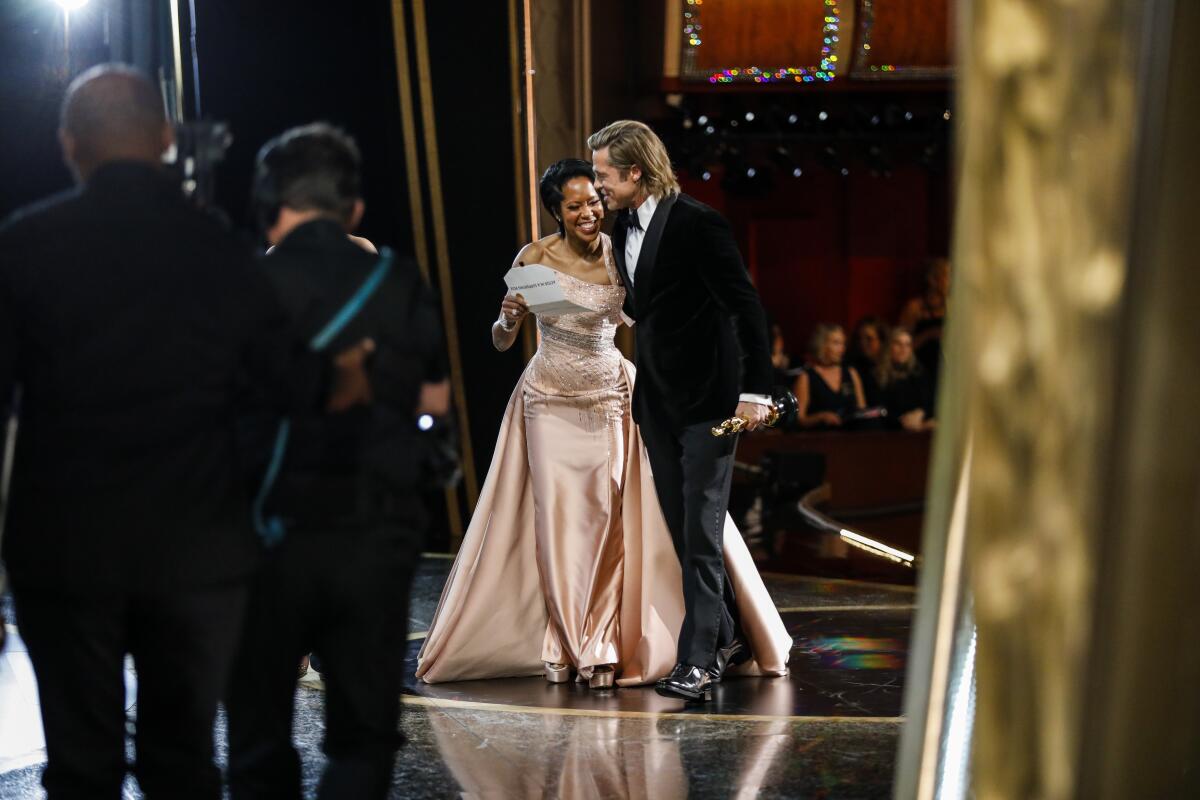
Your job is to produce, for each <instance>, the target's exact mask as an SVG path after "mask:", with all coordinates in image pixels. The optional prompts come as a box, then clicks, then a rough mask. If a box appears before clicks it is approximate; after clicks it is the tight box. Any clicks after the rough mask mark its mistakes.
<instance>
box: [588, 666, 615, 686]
mask: <svg viewBox="0 0 1200 800" xmlns="http://www.w3.org/2000/svg"><path fill="white" fill-rule="evenodd" d="M616 675H617V673H616V670H614V669H613V668H612V666H610V665H608V664H605V665H603V666H599V667H594V668H593V669H592V677H590V678H588V688H589V689H611V688H613V684H614V678H616Z"/></svg>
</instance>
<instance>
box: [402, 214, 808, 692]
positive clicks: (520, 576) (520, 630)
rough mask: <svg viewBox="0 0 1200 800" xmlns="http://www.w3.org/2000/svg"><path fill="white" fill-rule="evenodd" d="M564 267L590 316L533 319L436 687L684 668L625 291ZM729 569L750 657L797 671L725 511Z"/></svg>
mask: <svg viewBox="0 0 1200 800" xmlns="http://www.w3.org/2000/svg"><path fill="white" fill-rule="evenodd" d="M602 247H603V248H604V260H605V266H606V268H607V271H608V276H609V280H610V282H611V283H610V284H609V285H601V284H595V283H589V282H586V281H583V280H580V279H578V278H575V277H573V276H571V275H568V274H566V273H562V272H559V273H557V275H556V279H557V280H558V282H559V285H560V286H561V287H562V289H563V291H564V293H565V294H566V296H567V298H568V299H570V300H571V301H572V302H574V303H576V304H578V305H581V306H584V307H585V308H588V309H589V311H588V312H586V313H579V314H573V315H566V316H560V317H552V316H542V317H538V318H537V325H538V331H539V333H540V334H541V343H540V345H539V347H538V350H537V353H536V354H535V355H534V357H533V358H532V359H531V360H530V362H529V364H528V366H527V367H526V369H525V372H524V374H523V375H522V377H521V379H520V380H519V381H518V382H517V386H516V389H515V391H514V392H513V394H512V398H511V399H510V400H509V403H508V408H507V410H506V412H505V415H504V420H503V422H502V423H501V426H500V434H499V437H498V438H497V441H496V450H495V453H494V455H493V456H492V463H491V467H490V469H489V470H488V474H487V479H486V480H485V482H484V485H483V489H482V491H481V492H480V496H479V502H478V504H477V506H476V508H475V513H474V516H473V517H472V519H471V523H470V525H469V526H468V528H467V532H466V534H465V536H464V538H463V542H462V547H461V549H460V550H459V553H458V557H457V558H456V559H455V561H454V566H453V568H452V569H451V572H450V577H449V579H448V580H447V582H446V586H445V588H444V589H443V590H442V597H441V600H440V601H439V603H438V608H437V612H436V614H435V615H434V620H433V624H432V625H431V626H430V630H429V633H428V635H427V636H426V638H425V643H424V645H423V646H422V648H421V652H420V654H419V656H418V666H417V673H416V674H417V677H418V678H421V679H422V680H424V681H425V682H427V683H441V682H444V681H460V680H471V679H479V678H500V677H517V676H529V675H541V674H542V671H543V663H544V662H549V663H558V664H570V665H571V666H573V667H574V668H575V669H577V670H578V673H579V675H580V677H581V678H587V677H590V675H591V673H592V670H593V668H594V667H597V666H600V665H605V664H611V665H613V666H614V667H615V669H616V672H617V683H618V685H622V686H633V685H638V684H645V683H651V682H653V681H655V680H657V679H659V678H662V677H664V676H666V675H667V674H668V673H669V672H670V671H671V668H672V667H673V666H674V665H675V659H676V645H677V640H678V635H679V628H680V625H681V623H682V622H683V611H684V609H683V588H682V583H681V577H680V568H679V562H678V560H677V558H676V555H675V550H674V547H673V545H672V542H671V534H670V531H669V530H668V529H667V525H666V521H665V520H664V519H663V516H662V511H661V510H660V508H659V505H658V498H657V496H656V495H655V492H654V483H653V478H652V476H651V474H650V466H649V462H648V460H647V457H646V451H645V447H644V445H643V444H642V441H641V438H640V437H639V435H638V430H637V426H636V425H635V424H634V423H633V420H632V418H631V416H630V404H629V401H630V394H631V390H632V387H633V381H634V369H633V365H632V364H630V363H629V362H628V361H626V360H625V359H624V358H623V357H622V356H621V353H620V351H619V350H617V348H616V345H615V344H614V336H615V334H616V330H617V327H618V326H619V325H620V324H621V322H622V320H623V316H622V313H621V307H622V305H623V303H624V300H625V289H624V288H623V287H622V286H621V285H620V281H619V279H618V277H617V273H616V269H615V267H614V266H613V261H612V251H611V243H610V241H609V239H608V237H607V236H603V240H602ZM724 548H725V550H724V555H725V567H726V571H727V572H728V573H729V577H730V580H731V583H732V586H733V590H734V596H735V597H736V598H737V607H738V611H739V613H740V616H741V624H742V628H743V630H744V632H745V635H746V639H747V643H748V644H749V646H750V649H751V651H752V652H753V654H754V659H753V661H751V662H750V663H748V664H745V665H743V666H742V667H740V668H738V669H737V670H736V671H732V672H731V673H730V674H751V675H785V674H787V660H788V653H789V651H790V650H791V646H792V638H791V636H790V635H789V634H788V632H787V629H786V628H785V626H784V624H783V621H782V619H781V618H780V616H779V613H778V612H777V611H776V610H775V606H774V604H773V603H772V601H771V597H770V595H768V594H767V590H766V587H765V586H764V585H763V582H762V578H761V577H760V576H759V574H758V570H757V569H756V567H755V565H754V562H753V560H752V559H751V557H750V553H749V551H748V550H747V549H746V546H745V544H744V542H743V541H742V537H741V534H740V533H739V532H738V530H737V527H736V526H735V525H734V524H733V521H732V520H731V519H730V518H729V516H728V515H726V518H725V534H724Z"/></svg>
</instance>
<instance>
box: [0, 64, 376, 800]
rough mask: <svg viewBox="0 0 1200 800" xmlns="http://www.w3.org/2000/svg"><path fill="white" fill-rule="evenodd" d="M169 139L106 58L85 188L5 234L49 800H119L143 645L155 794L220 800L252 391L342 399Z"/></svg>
mask: <svg viewBox="0 0 1200 800" xmlns="http://www.w3.org/2000/svg"><path fill="white" fill-rule="evenodd" d="M171 136H172V134H171V128H170V126H169V124H168V123H167V120H166V117H165V114H164V111H163V106H162V100H161V97H160V95H159V93H158V91H157V90H156V89H155V87H154V86H153V85H152V84H151V83H150V82H149V81H148V80H146V79H145V78H144V77H142V76H141V75H139V74H138V73H136V72H134V71H132V70H130V69H128V68H125V67H118V66H103V67H98V68H95V69H93V70H90V71H89V72H87V73H85V74H84V75H81V76H80V77H79V78H78V79H77V80H76V81H75V82H74V83H73V84H72V85H71V87H70V89H69V90H68V94H67V98H66V101H65V102H64V105H63V114H62V129H61V132H60V138H61V141H62V147H63V152H64V155H65V157H66V160H67V161H68V163H69V164H70V165H71V167H72V169H73V170H74V172H75V173H76V175H77V177H78V178H79V181H80V186H79V187H78V188H77V189H75V190H73V191H70V192H67V193H65V194H63V195H61V196H59V197H55V198H52V199H51V200H49V201H47V202H44V203H42V204H40V205H38V206H35V207H32V208H29V209H26V210H24V211H21V212H18V213H17V214H16V215H15V216H14V217H13V218H12V219H10V220H9V221H8V222H6V223H5V224H4V225H3V227H2V229H0V398H3V399H2V400H0V405H6V404H7V401H8V399H9V398H10V397H11V396H12V394H13V391H14V388H15V387H16V386H17V385H20V386H21V388H22V392H23V394H22V402H21V408H20V430H19V435H18V437H17V446H16V455H15V465H14V469H13V475H12V485H11V493H10V503H9V507H8V519H7V528H6V538H5V542H4V557H5V559H6V561H7V566H8V573H9V576H10V578H11V581H12V588H13V595H14V598H15V602H16V610H17V622H18V624H19V626H20V633H21V636H22V638H23V639H24V640H25V642H26V644H27V645H28V649H29V657H30V659H31V661H32V663H33V668H34V672H35V674H36V676H37V680H38V688H39V694H40V698H41V709H42V719H43V723H44V727H45V735H46V746H47V752H48V764H47V767H46V770H45V773H44V775H43V779H42V780H43V783H44V785H45V787H46V789H47V792H48V794H49V796H50V797H51V798H55V797H60V796H63V797H65V796H70V797H119V796H120V793H121V785H122V782H123V781H124V777H125V771H126V764H125V726H126V718H125V709H126V702H125V682H124V663H125V656H126V654H132V656H133V658H134V662H135V665H136V668H137V679H138V690H137V734H136V744H137V764H136V767H135V773H136V775H137V777H138V780H139V782H140V784H141V788H142V790H143V791H144V792H145V793H146V794H147V795H149V796H151V797H180V798H182V797H205V798H216V797H219V796H220V774H219V772H218V770H217V769H216V768H215V766H214V765H213V763H212V726H213V719H214V716H215V713H216V705H217V701H218V699H219V698H220V696H221V694H222V693H223V690H224V683H225V681H224V678H225V676H226V675H227V673H228V667H229V664H230V663H231V659H232V655H233V650H234V645H235V642H236V636H237V632H238V628H239V625H240V621H241V618H242V612H243V608H244V605H245V598H246V581H247V579H248V578H249V576H250V574H251V572H252V569H253V566H254V562H255V557H256V549H257V545H256V541H255V537H254V533H253V530H252V528H251V525H250V515H249V503H248V500H249V498H248V496H247V494H246V492H244V491H243V484H242V482H241V481H240V480H239V478H238V476H237V469H236V464H235V453H234V422H235V419H236V417H237V413H236V402H235V398H236V397H237V396H239V395H240V390H239V386H241V385H244V384H245V383H246V382H248V381H249V382H251V383H257V384H259V385H260V386H261V387H262V389H263V391H264V392H266V393H267V394H268V396H269V397H270V398H271V399H272V400H273V401H276V402H278V403H282V404H284V405H285V406H286V407H289V408H292V409H305V408H309V407H313V408H315V407H317V406H318V404H319V403H320V398H321V395H322V384H323V380H322V371H323V370H322V367H321V363H320V362H321V360H320V359H318V358H316V357H309V358H300V359H299V360H297V359H293V358H291V357H290V356H291V355H298V351H295V352H293V351H292V350H291V342H292V341H293V340H292V339H291V329H290V327H289V325H288V319H287V316H286V313H285V312H284V311H283V309H282V308H281V306H280V304H279V302H278V300H277V299H276V297H275V296H274V293H273V292H272V289H271V286H270V284H269V282H268V281H267V280H266V279H265V277H264V276H263V275H262V274H261V271H259V270H258V269H257V267H256V265H255V263H254V261H253V258H252V257H251V255H250V254H249V253H248V252H246V251H245V250H244V249H243V248H242V247H241V246H240V245H239V244H238V243H237V241H236V240H235V239H234V238H233V237H232V236H231V235H230V234H229V233H228V232H227V231H226V230H225V229H224V228H223V227H222V226H221V225H220V224H219V223H218V222H216V221H214V220H213V219H211V218H210V217H209V216H207V215H206V214H204V213H202V212H200V211H198V210H197V209H195V208H193V207H192V206H191V205H190V204H189V203H188V202H187V201H186V199H185V198H184V197H183V196H182V194H181V192H180V191H179V188H178V186H176V185H175V184H173V183H172V181H171V180H170V179H169V178H168V176H166V175H165V174H164V173H163V171H162V169H161V168H160V165H161V155H162V153H163V151H164V149H166V148H167V147H168V146H169V145H170V143H171ZM360 374H361V370H360Z"/></svg>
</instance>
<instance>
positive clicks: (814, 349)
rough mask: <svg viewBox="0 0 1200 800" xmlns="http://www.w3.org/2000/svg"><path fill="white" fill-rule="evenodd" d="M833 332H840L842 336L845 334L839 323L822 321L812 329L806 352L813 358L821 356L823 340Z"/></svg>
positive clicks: (823, 346) (823, 347) (823, 345)
mask: <svg viewBox="0 0 1200 800" xmlns="http://www.w3.org/2000/svg"><path fill="white" fill-rule="evenodd" d="M834 333H840V334H842V335H843V336H844V335H845V334H846V332H845V331H844V330H843V329H842V326H841V325H836V324H833V323H829V322H822V323H821V324H820V325H818V326H817V329H816V330H814V331H813V335H812V338H811V339H809V340H808V354H809V355H810V356H812V358H813V360H817V359H819V358H820V357H821V351H822V350H824V349H825V340H826V339H828V338H829V337H830V336H831V335H833V334H834Z"/></svg>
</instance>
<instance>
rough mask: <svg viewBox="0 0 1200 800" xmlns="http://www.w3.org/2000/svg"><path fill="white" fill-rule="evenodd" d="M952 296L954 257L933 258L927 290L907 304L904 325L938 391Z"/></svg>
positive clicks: (902, 314) (902, 316)
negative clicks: (945, 325) (944, 334)
mask: <svg viewBox="0 0 1200 800" xmlns="http://www.w3.org/2000/svg"><path fill="white" fill-rule="evenodd" d="M949 298H950V261H949V260H948V259H945V258H936V259H933V260H931V261H930V262H929V263H928V264H926V266H925V291H924V293H922V294H921V295H920V296H919V297H914V298H912V299H911V300H909V301H908V302H907V303H905V304H904V310H903V311H901V312H900V327H902V328H907V329H908V330H909V331H911V332H912V343H913V350H914V352H915V353H916V358H917V361H918V362H920V364H921V366H922V367H924V368H925V374H926V376H927V377H928V379H929V384H930V388H931V391H934V392H935V393H936V389H937V381H938V374H939V370H940V368H941V363H942V326H943V324H944V323H945V321H946V305H947V302H948V300H949Z"/></svg>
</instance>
